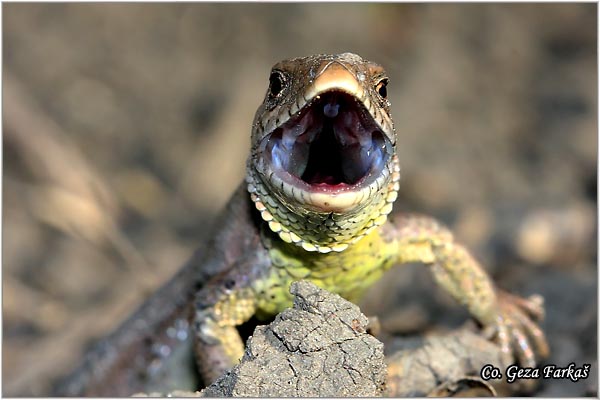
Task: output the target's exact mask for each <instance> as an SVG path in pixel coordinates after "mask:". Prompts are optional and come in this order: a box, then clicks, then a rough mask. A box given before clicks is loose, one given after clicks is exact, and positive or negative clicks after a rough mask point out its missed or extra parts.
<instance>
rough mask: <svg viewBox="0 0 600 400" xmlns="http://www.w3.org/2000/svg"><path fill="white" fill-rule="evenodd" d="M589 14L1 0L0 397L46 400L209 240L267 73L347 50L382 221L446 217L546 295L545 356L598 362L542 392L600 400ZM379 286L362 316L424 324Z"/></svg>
mask: <svg viewBox="0 0 600 400" xmlns="http://www.w3.org/2000/svg"><path fill="white" fill-rule="evenodd" d="M596 15H597V12H596V4H590V3H588V4H480V5H477V4H462V5H452V4H374V3H373V4H355V3H353V4H311V3H305V4H258V3H257V4H184V3H181V4H168V5H166V4H109V3H105V4H15V3H8V4H4V5H3V26H4V30H3V37H4V42H3V50H4V54H3V56H4V57H3V59H4V65H3V76H2V79H3V100H4V109H3V146H4V153H3V156H4V164H3V167H4V176H3V178H4V179H3V182H4V183H3V184H4V186H3V219H4V230H3V243H2V245H3V265H2V266H3V269H2V276H3V293H4V296H3V309H2V316H3V335H2V336H3V359H2V363H3V364H2V366H3V368H2V369H3V372H2V373H3V376H2V378H3V384H4V388H3V394H4V395H6V396H19V395H30V396H31V395H34V396H35V395H47V394H48V393H49V390H50V389H49V388H50V385H51V384H52V382H53V381H54V380H55V379H56V378H57V377H59V376H61V375H64V374H65V373H67V372H69V371H70V370H71V369H72V368H74V366H75V365H76V364H77V362H78V361H79V360H80V359H81V357H82V354H83V351H84V349H85V348H87V347H88V346H89V345H90V344H91V343H93V342H94V340H96V339H98V338H100V337H103V336H104V335H106V334H107V333H109V332H111V331H112V330H113V329H115V327H116V326H117V325H118V324H119V323H120V322H121V321H122V320H123V319H124V318H126V317H127V316H128V315H129V314H130V313H131V312H132V311H133V310H135V308H136V307H137V306H138V305H139V304H141V302H142V301H143V299H144V298H145V297H146V296H148V294H149V293H151V292H152V291H153V290H154V289H155V288H157V287H158V286H159V285H160V284H161V283H163V282H165V281H166V280H167V279H168V278H169V277H170V276H171V275H172V274H174V272H175V271H176V270H177V269H178V267H180V266H181V265H182V264H183V263H184V262H185V261H186V259H187V258H188V257H189V256H190V255H191V254H192V252H193V250H194V248H195V247H196V246H197V245H198V243H200V242H202V241H203V240H204V238H205V237H206V236H207V235H208V234H209V232H208V229H207V227H209V226H210V224H211V221H212V220H213V218H214V216H215V213H217V212H218V211H219V209H220V208H221V207H222V206H223V205H224V203H225V201H226V200H227V198H228V197H229V196H230V194H231V193H232V192H233V190H234V189H235V188H236V186H237V185H238V183H239V182H240V181H241V180H242V178H243V175H244V168H245V157H246V152H247V151H248V147H249V133H250V125H251V122H252V118H253V114H254V112H255V110H256V108H257V107H258V105H259V103H260V102H261V101H262V98H263V95H264V93H265V91H266V88H267V80H268V74H269V69H270V67H271V66H272V65H273V64H274V63H275V62H277V61H279V60H281V59H284V58H289V57H296V56H304V55H308V54H312V53H338V52H345V51H352V52H355V53H358V54H360V55H361V56H363V57H364V58H367V59H369V60H372V61H376V62H378V63H380V64H382V65H383V66H384V67H385V68H386V69H387V71H388V73H389V75H390V77H391V84H390V86H389V95H390V99H391V102H392V111H393V117H394V119H395V122H396V127H397V131H398V136H399V149H398V151H399V155H400V160H401V164H402V187H401V192H400V197H399V200H398V202H397V205H396V210H401V211H406V210H411V211H418V212H423V213H428V214H431V215H434V216H436V217H438V218H440V219H441V220H442V221H444V222H445V223H446V224H448V225H449V226H451V227H452V229H453V230H454V231H455V232H456V235H457V237H458V238H459V239H460V240H461V241H462V242H464V243H466V244H467V245H468V247H469V248H471V249H472V250H473V251H474V253H475V254H476V255H477V257H478V258H479V259H480V260H481V261H482V262H483V263H484V264H485V265H486V268H487V269H488V271H490V273H491V274H492V275H493V276H494V279H495V280H496V281H497V282H499V284H500V285H501V286H502V287H505V288H508V289H510V290H511V291H513V292H516V293H520V294H522V295H529V294H532V293H541V294H543V295H544V296H545V298H546V304H547V319H546V321H545V323H544V329H545V330H546V332H547V333H548V336H549V340H550V344H551V346H552V350H553V355H552V359H551V360H550V361H551V362H553V363H555V364H558V365H563V366H566V365H567V364H568V363H570V362H575V363H576V364H577V365H581V364H582V363H584V362H588V363H593V366H592V377H591V378H589V379H588V380H585V381H580V382H578V383H576V384H571V383H568V382H566V381H545V382H542V386H541V388H540V389H539V391H538V394H540V395H545V396H563V395H568V396H582V395H594V396H595V395H596V388H597V363H596V358H597V331H596V329H597V328H596V325H597V270H596V254H597V247H596V244H597V226H596V221H597V216H596V198H597V197H596V194H597V129H598V127H597V114H596V111H597V108H598V104H597V87H598V81H597V54H596V50H597V44H596V41H597V20H596ZM417 270H418V271H423V268H418V267H417ZM420 273H421V272H415V274H417V275H418V274H420ZM394 274H395V275H394V276H397V277H398V278H394V279H396V281H400V280H402V279H407V278H402V274H401V273H399V272H397V271H395V272H394ZM418 276H420V275H418ZM394 279H390V280H386V282H384V283H383V284H382V287H384V288H385V289H386V290H387V291H384V292H382V293H386V294H385V295H384V296H383V297H381V295H380V296H379V297H377V296H376V295H373V296H371V297H369V298H368V299H367V300H366V302H365V303H366V304H365V307H367V308H369V307H371V309H373V310H378V312H377V313H378V314H380V315H384V316H383V317H382V324H383V326H384V328H387V329H388V330H390V331H392V332H402V331H403V329H408V330H410V329H413V330H414V329H421V328H424V327H426V326H428V324H429V323H431V321H428V320H427V319H424V317H423V316H422V315H421V313H418V312H415V309H414V308H410V307H409V310H410V311H408V314H407V311H403V309H404V308H403V307H399V304H398V303H402V304H403V305H406V304H407V303H409V302H410V301H411V300H408V299H406V298H404V297H403V296H404V295H405V292H403V291H399V290H398V289H397V288H393V284H397V283H398V282H394ZM411 279H412V278H411ZM386 285H387V286H386ZM439 295H440V296H443V295H442V294H439ZM435 296H438V293H437V292H436V293H435ZM411 313H412V314H411ZM404 325H411V326H410V327H406V326H404Z"/></svg>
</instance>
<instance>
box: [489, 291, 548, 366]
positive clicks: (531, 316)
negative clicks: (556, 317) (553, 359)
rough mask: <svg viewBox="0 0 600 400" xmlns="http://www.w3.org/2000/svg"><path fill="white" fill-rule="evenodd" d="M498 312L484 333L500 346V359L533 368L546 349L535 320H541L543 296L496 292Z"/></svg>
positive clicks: (545, 354) (506, 362) (546, 343)
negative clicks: (526, 296)
mask: <svg viewBox="0 0 600 400" xmlns="http://www.w3.org/2000/svg"><path fill="white" fill-rule="evenodd" d="M497 295H498V305H499V307H500V312H499V314H498V316H497V319H496V323H495V324H493V325H490V326H489V327H487V328H486V329H485V331H484V332H485V333H486V335H487V336H488V337H489V338H490V339H493V340H494V341H496V342H497V343H498V344H499V345H500V349H501V351H502V355H501V356H502V362H503V364H504V365H505V366H508V365H510V364H512V363H513V362H514V360H515V358H516V360H517V361H518V363H519V365H520V366H521V367H525V368H534V367H535V366H536V361H539V359H543V358H546V357H547V356H548V354H549V352H550V350H549V347H548V342H547V341H546V337H545V335H544V332H543V331H542V330H541V329H540V327H539V326H538V323H539V322H540V321H542V320H543V319H544V299H543V297H541V296H539V295H533V296H530V297H529V298H526V299H525V298H522V297H519V296H515V295H512V294H510V293H507V292H504V291H498V294H497Z"/></svg>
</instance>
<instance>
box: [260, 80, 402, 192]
mask: <svg viewBox="0 0 600 400" xmlns="http://www.w3.org/2000/svg"><path fill="white" fill-rule="evenodd" d="M393 151H394V150H393V147H392V144H391V142H390V140H389V139H388V138H387V137H386V135H385V134H384V133H383V132H382V131H381V128H379V125H378V124H377V123H376V122H375V121H374V120H373V118H372V117H371V115H370V113H369V112H368V111H367V110H366V109H365V107H364V106H363V105H362V104H361V103H360V102H359V101H358V100H357V99H355V98H354V97H353V96H351V95H349V94H346V93H344V92H341V91H330V92H327V93H324V94H321V95H320V96H317V97H316V98H314V99H313V100H312V101H311V102H310V103H309V104H308V105H306V106H305V107H304V108H303V109H302V110H300V111H299V112H298V113H297V114H296V115H294V116H292V117H291V118H290V119H289V120H288V121H286V122H285V123H284V124H283V125H281V126H280V127H278V128H276V129H275V130H274V131H273V132H272V133H271V134H270V135H268V136H267V137H265V138H264V139H263V142H262V144H261V153H262V155H263V157H264V160H265V161H266V162H267V163H268V164H270V165H269V167H270V169H271V171H272V172H273V173H274V174H276V175H277V177H278V178H279V179H281V180H282V181H283V182H284V183H285V184H288V185H293V186H295V187H299V188H300V189H302V190H304V191H307V192H313V193H314V192H320V193H323V194H335V193H340V192H345V191H354V190H358V189H361V188H364V187H365V186H368V185H370V184H371V183H372V182H373V181H374V180H376V179H377V178H378V177H379V176H380V175H381V173H382V171H383V170H384V168H385V165H386V163H387V161H388V159H389V158H390V157H391V156H392V154H393Z"/></svg>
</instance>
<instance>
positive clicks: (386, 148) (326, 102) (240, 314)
mask: <svg viewBox="0 0 600 400" xmlns="http://www.w3.org/2000/svg"><path fill="white" fill-rule="evenodd" d="M388 84H389V77H388V76H387V73H386V71H385V70H384V69H383V67H381V66H380V65H379V64H376V63H374V62H371V61H368V60H365V59H363V58H361V57H360V56H358V55H356V54H353V53H343V54H336V55H324V54H321V55H313V56H308V57H301V58H293V59H288V60H284V61H281V62H279V63H277V64H275V65H274V66H273V68H272V70H271V72H270V75H269V84H268V88H267V92H266V94H265V97H264V100H263V102H262V103H261V105H260V106H259V108H258V110H257V112H256V115H255V118H254V121H253V124H252V132H251V149H250V155H249V157H248V160H247V174H246V180H245V182H244V183H242V185H241V186H240V187H239V188H238V189H237V191H236V192H235V193H234V195H233V196H232V198H231V199H230V201H229V203H228V204H227V206H226V207H225V212H224V213H223V214H222V216H221V218H220V220H219V223H218V224H217V229H218V231H217V233H216V234H215V235H213V238H212V240H211V241H210V243H209V244H208V247H207V252H206V255H204V256H203V257H200V258H197V259H195V261H194V262H192V263H191V264H189V265H188V267H186V269H185V270H184V272H181V273H180V275H181V276H182V277H183V278H180V281H181V280H183V281H185V282H186V283H185V284H184V283H181V282H180V283H173V282H172V283H171V284H170V288H171V289H169V288H167V289H163V290H166V291H167V292H169V293H170V295H173V294H174V293H179V298H178V302H177V304H178V307H174V306H173V305H170V306H168V307H167V308H168V310H167V311H165V312H162V314H161V315H159V316H154V317H153V318H154V319H155V321H153V322H154V324H151V325H152V326H151V328H152V329H157V327H161V326H163V325H164V324H163V325H161V323H160V322H161V321H165V320H168V319H169V318H171V319H172V318H173V313H175V311H176V312H178V313H179V315H183V313H182V311H181V309H182V308H184V307H185V306H189V305H188V303H190V302H191V303H193V305H191V311H190V310H188V311H189V313H190V314H189V315H188V316H187V317H186V318H188V319H189V320H190V321H191V322H192V323H193V324H192V326H193V329H192V335H193V336H194V337H193V340H194V350H193V351H194V354H195V358H196V360H197V365H198V369H199V371H200V373H201V376H202V378H203V380H204V382H205V383H206V384H209V383H211V382H212V381H214V380H215V379H216V378H217V377H219V376H220V375H221V374H222V373H224V372H225V371H226V370H228V369H229V368H231V367H232V366H233V365H235V364H236V363H237V362H238V361H239V359H240V358H241V356H242V354H243V351H244V346H243V342H242V339H241V337H240V334H239V333H238V330H237V327H238V326H239V325H241V324H243V323H244V322H246V321H248V320H249V319H250V318H252V317H257V318H258V319H265V318H268V317H270V316H273V315H275V314H277V313H278V312H280V311H282V310H283V309H285V308H287V307H289V306H290V305H291V301H292V298H291V294H290V293H289V290H288V289H289V285H290V284H291V282H293V281H296V280H301V279H305V280H310V281H312V282H313V283H315V284H317V285H318V286H320V287H322V288H324V289H327V290H329V291H332V292H335V293H338V294H340V295H341V296H342V297H345V298H346V299H348V300H350V301H354V302H356V301H357V300H359V299H360V298H361V296H362V295H363V294H364V292H365V290H367V289H368V287H370V286H371V285H372V284H373V283H375V282H376V281H377V280H378V279H380V278H381V277H382V275H383V274H384V272H386V271H387V270H389V269H390V268H392V267H394V266H396V265H402V264H406V263H413V262H419V263H422V264H424V265H426V266H428V267H429V268H430V270H431V273H432V275H433V277H434V280H435V281H436V282H437V284H439V286H440V287H441V288H443V289H444V290H446V291H447V292H448V293H449V294H450V295H451V296H452V297H453V298H454V299H455V300H456V301H458V302H459V303H460V304H462V305H463V306H464V307H466V309H467V310H468V312H469V313H470V315H471V316H472V317H473V318H474V319H475V320H476V321H477V322H478V323H479V324H480V326H481V327H482V331H483V334H485V335H486V336H487V337H489V338H490V340H493V341H495V342H497V343H498V344H499V346H500V349H501V354H502V359H503V362H504V363H505V364H506V365H508V364H510V363H512V362H513V361H514V360H515V359H516V360H517V361H518V362H519V363H520V364H521V365H522V366H525V367H530V368H531V367H534V366H535V365H536V362H537V360H538V359H540V358H545V357H547V355H548V353H549V348H548V344H547V341H546V338H545V336H544V333H543V331H542V330H541V328H540V327H539V325H538V323H539V321H541V320H542V318H543V314H544V309H543V299H542V298H541V297H540V296H537V295H534V296H531V297H529V298H521V297H518V296H516V295H512V294H509V293H507V292H505V291H502V290H500V289H498V288H497V287H496V286H495V285H494V283H493V282H492V280H491V278H490V277H489V276H488V274H487V273H486V272H485V270H484V268H483V267H482V266H481V265H480V263H479V262H478V261H477V260H476V259H475V257H474V256H473V255H472V254H471V253H470V252H469V251H468V250H467V249H466V248H465V247H464V246H463V245H461V244H460V243H459V242H458V241H457V240H455V238H454V236H453V234H452V232H451V231H450V230H449V229H448V228H446V227H445V226H444V225H443V224H442V223H440V222H438V221H437V220H435V219H433V218H431V217H428V216H424V215H418V214H404V213H392V208H393V204H394V202H395V200H396V199H397V197H398V191H399V188H400V165H399V157H398V155H397V152H396V147H397V141H396V131H395V126H394V122H393V120H392V117H391V112H390V109H391V104H390V101H389V99H388V95H387V91H388V89H387V87H388ZM192 283H196V285H197V286H198V290H195V289H194V288H193V286H194V285H193V284H192ZM182 285H183V286H182ZM181 293H184V294H185V295H184V294H181ZM192 293H193V294H192ZM182 296H183V297H182ZM154 300H155V303H156V302H157V301H158V300H160V299H158V300H157V299H154ZM155 306H156V307H160V305H158V304H155ZM169 307H170V308H169ZM171 309H173V310H174V311H173V312H171ZM144 315H145V316H148V312H146V313H145V314H144ZM138 319H139V318H138ZM128 324H129V326H131V325H133V322H132V321H129V323H128ZM127 331H128V329H127V327H126V326H124V327H123V328H122V329H121V336H119V337H120V338H122V336H123V335H125V336H126V334H125V333H123V332H127ZM129 331H131V329H129ZM129 336H131V335H129ZM115 341H116V340H115ZM125 342H127V341H125ZM130 342H131V340H129V342H127V343H130Z"/></svg>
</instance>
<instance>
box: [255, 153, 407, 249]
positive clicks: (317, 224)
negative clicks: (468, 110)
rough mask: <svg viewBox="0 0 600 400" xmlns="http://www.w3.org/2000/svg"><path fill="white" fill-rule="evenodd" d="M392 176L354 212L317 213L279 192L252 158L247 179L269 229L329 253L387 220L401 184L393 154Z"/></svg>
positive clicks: (294, 242) (300, 246)
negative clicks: (284, 197) (287, 199)
mask: <svg viewBox="0 0 600 400" xmlns="http://www.w3.org/2000/svg"><path fill="white" fill-rule="evenodd" d="M390 175H391V179H390V180H389V181H388V183H387V185H386V186H384V187H381V188H379V190H377V191H375V192H374V193H372V194H371V195H370V198H369V199H368V201H367V202H364V203H363V204H362V206H361V207H357V208H356V209H355V210H353V211H351V212H345V213H343V214H341V213H340V214H338V213H334V212H328V213H325V212H315V211H312V210H310V209H307V208H304V207H301V206H298V205H292V204H290V203H289V202H286V201H285V200H284V199H280V198H279V197H278V196H276V195H275V193H276V192H275V191H273V190H271V188H270V187H269V185H268V184H267V183H265V182H264V180H263V179H261V176H260V174H259V173H258V172H257V171H256V169H255V168H254V167H253V160H252V158H250V159H249V161H248V174H247V177H246V181H247V183H248V191H249V192H250V196H251V199H252V201H253V202H254V205H255V207H256V209H257V210H258V211H259V212H260V215H261V217H262V219H263V220H264V221H265V222H266V223H267V225H268V227H269V229H270V230H271V231H273V232H274V233H276V234H278V236H279V238H280V239H281V240H282V241H283V242H285V243H289V244H291V245H292V246H293V247H297V248H298V249H300V251H309V252H318V253H329V252H332V251H333V252H341V251H345V250H346V249H347V248H348V247H349V246H351V245H353V244H355V243H357V242H358V241H359V240H361V239H362V238H363V237H365V236H366V235H368V234H369V233H371V232H372V231H373V230H374V229H375V228H377V227H378V226H381V225H383V224H384V223H385V221H386V219H387V215H388V214H389V213H390V212H391V210H392V203H393V202H394V201H395V200H396V197H397V192H398V189H399V187H400V182H399V181H400V166H399V162H398V157H397V156H396V155H394V156H393V162H392V171H391V172H390Z"/></svg>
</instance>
